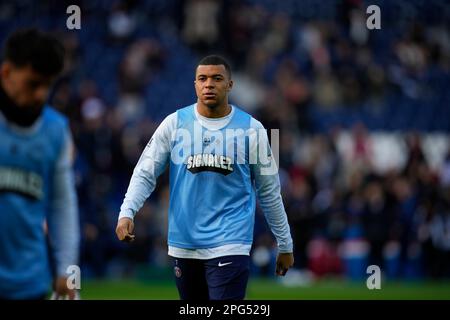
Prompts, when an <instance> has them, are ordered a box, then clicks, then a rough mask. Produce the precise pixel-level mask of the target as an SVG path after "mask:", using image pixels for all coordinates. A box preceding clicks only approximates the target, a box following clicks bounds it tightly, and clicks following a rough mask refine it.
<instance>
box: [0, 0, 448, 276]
mask: <svg viewBox="0 0 450 320" xmlns="http://www.w3.org/2000/svg"><path fill="white" fill-rule="evenodd" d="M374 3H379V5H380V7H381V14H382V17H383V18H382V25H381V27H382V29H381V30H368V29H367V28H366V18H367V16H368V15H367V14H366V11H365V9H366V7H367V5H368V4H367V3H365V2H363V1H359V0H345V1H324V2H321V3H320V4H318V3H317V2H313V1H305V2H304V1H256V0H248V1H215V0H186V1H182V0H171V1H163V0H161V1H157V0H146V1H133V0H129V1H112V2H104V1H103V2H102V1H81V2H80V4H79V5H80V8H81V11H82V20H81V21H82V22H81V29H80V30H73V31H68V30H66V29H65V19H66V18H67V15H66V13H65V8H66V7H67V6H68V5H69V3H68V2H67V3H66V1H42V2H39V6H38V5H37V4H33V2H32V1H25V0H24V1H19V2H14V3H6V2H2V3H1V4H0V12H1V15H0V30H2V31H0V39H4V36H5V35H6V34H7V33H8V31H9V30H12V29H14V28H16V27H18V26H23V25H29V23H30V21H33V23H35V24H37V25H40V26H42V27H43V28H47V29H50V30H55V31H56V32H58V33H60V35H61V39H62V41H63V43H64V46H65V48H66V50H67V53H68V54H67V58H66V59H67V61H66V69H65V72H64V76H63V77H62V78H61V79H60V81H59V82H58V84H57V86H56V88H55V90H54V92H53V93H52V96H51V99H50V101H51V103H52V105H53V106H55V107H56V108H57V109H59V110H60V111H61V112H63V113H65V114H66V115H67V116H68V117H69V118H70V121H71V128H72V133H73V136H74V140H75V146H76V153H75V168H76V183H77V190H78V197H79V205H80V218H81V222H82V251H81V253H80V254H81V261H82V268H83V270H84V271H83V272H84V274H85V275H89V276H92V277H103V276H109V275H115V274H118V273H120V274H128V273H133V272H134V270H135V267H136V266H137V265H153V266H161V267H164V266H167V265H168V258H167V246H166V213H167V206H168V192H169V191H168V175H167V173H166V174H164V175H163V176H161V177H160V179H159V181H160V183H159V186H158V187H157V189H156V190H155V192H154V193H153V194H152V195H151V197H150V198H149V200H148V201H147V202H146V204H145V205H144V207H143V208H142V210H141V211H140V213H139V215H138V216H137V218H136V220H137V221H136V241H135V242H134V243H133V245H132V246H130V247H128V246H124V245H123V244H121V243H119V242H118V241H117V240H116V238H115V234H114V228H115V224H116V220H117V215H118V211H119V207H120V204H121V201H122V200H123V196H124V194H125V191H126V187H127V185H128V182H129V179H130V177H131V173H132V170H133V168H134V166H135V164H136V163H137V160H138V158H139V156H140V154H141V152H142V150H143V148H144V146H145V145H146V144H147V142H148V140H149V139H150V137H151V135H152V133H153V132H154V130H155V129H156V128H157V126H158V124H159V123H160V122H161V120H162V119H163V118H164V117H165V116H167V115H168V114H170V113H171V112H173V111H175V110H176V109H178V108H180V107H182V106H185V105H188V104H191V103H193V102H195V92H194V87H193V79H194V71H195V66H196V63H197V61H198V60H199V59H200V58H201V57H202V56H203V55H206V54H209V53H219V54H222V55H223V56H225V57H226V58H228V59H229V60H230V62H231V64H232V67H233V72H234V73H233V80H234V82H235V86H234V88H233V92H232V94H231V101H232V103H234V104H236V105H238V106H241V107H242V108H243V109H244V110H246V111H248V112H249V113H251V114H252V115H254V116H255V118H257V119H258V120H260V121H261V122H262V123H263V124H264V126H265V127H266V128H267V129H280V144H279V151H280V157H279V165H280V178H281V183H282V194H283V200H284V203H285V207H286V211H287V214H288V218H289V221H290V225H291V231H292V235H293V238H294V248H295V258H296V262H295V267H296V268H298V269H300V270H309V271H311V272H312V273H313V274H314V275H316V276H318V277H320V276H325V275H329V274H334V275H345V276H347V277H350V278H358V277H363V276H365V275H366V267H367V266H368V265H370V264H376V265H379V266H380V267H381V269H382V270H383V271H384V272H385V273H386V274H387V275H388V276H390V277H393V278H401V277H410V278H422V277H431V278H436V277H450V143H448V145H447V146H446V148H445V150H444V151H443V152H444V155H443V156H442V157H441V158H442V159H441V161H440V162H439V163H438V165H431V163H430V161H429V159H428V157H427V156H426V154H425V151H424V150H423V141H422V140H421V138H422V137H423V135H424V134H425V133H427V132H440V133H442V134H444V135H445V139H446V141H447V142H450V141H449V140H448V133H449V131H450V117H448V116H447V114H448V111H449V110H450V109H449V108H450V107H449V106H450V92H449V91H448V88H449V85H450V77H449V72H450V41H449V38H450V35H449V30H450V28H449V23H450V18H449V14H450V13H449V11H448V9H447V10H444V9H445V3H444V2H442V3H441V2H440V1H429V2H427V5H426V7H425V4H424V2H422V1H398V2H396V3H395V4H392V3H391V4H389V3H387V1H374ZM30 8H31V9H30ZM380 130H381V131H386V132H391V133H392V134H396V135H399V136H400V137H401V138H402V139H404V142H405V145H406V149H405V150H406V151H405V152H406V153H405V158H406V161H405V162H404V163H402V164H401V165H400V166H397V167H395V168H391V169H389V170H378V169H377V167H376V166H375V165H374V163H373V157H374V154H375V153H376V152H379V150H378V149H375V148H373V145H372V144H371V136H372V133H373V132H377V131H380ZM342 132H347V133H349V136H350V139H351V141H352V148H351V149H347V150H345V153H344V152H343V151H342V150H341V149H340V148H339V138H340V137H341V135H342ZM384 152H388V153H389V152H390V151H389V149H387V150H386V149H384ZM256 218H257V221H256V225H255V241H254V251H253V253H254V254H253V271H254V272H255V273H259V274H261V275H268V276H271V275H272V274H273V257H274V254H273V250H274V247H275V244H274V239H273V237H272V236H271V234H270V232H269V230H268V228H267V226H266V225H265V222H264V219H263V215H262V213H261V212H260V211H259V209H258V211H257V215H256Z"/></svg>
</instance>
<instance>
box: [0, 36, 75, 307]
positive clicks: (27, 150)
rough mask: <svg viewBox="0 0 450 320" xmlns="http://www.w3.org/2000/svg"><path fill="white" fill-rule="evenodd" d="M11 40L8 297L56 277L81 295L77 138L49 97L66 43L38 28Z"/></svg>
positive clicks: (3, 78) (36, 289) (3, 252)
mask: <svg viewBox="0 0 450 320" xmlns="http://www.w3.org/2000/svg"><path fill="white" fill-rule="evenodd" d="M3 48H4V54H3V60H2V62H1V65H0V141H1V143H0V299H44V298H46V297H47V295H48V293H49V292H50V287H51V283H52V280H53V290H54V292H55V293H56V295H58V296H68V297H69V298H74V297H75V296H76V292H75V291H74V290H69V288H68V286H67V284H66V279H67V274H66V270H67V267H68V266H69V265H73V264H77V260H78V243H79V225H78V223H79V222H78V211H77V200H76V193H75V187H74V180H73V174H72V156H71V154H72V152H73V151H72V148H73V146H72V139H71V134H70V131H69V127H68V123H67V119H66V118H65V117H64V116H62V115H61V114H59V113H58V112H57V111H55V110H54V109H52V108H51V107H50V106H48V105H47V104H46V100H47V95H48V92H49V89H50V87H51V85H52V83H53V82H54V80H55V79H56V77H57V76H58V74H59V73H60V72H61V70H62V68H63V61H64V49H63V47H62V45H61V44H60V43H59V42H58V41H57V40H56V39H55V38H53V37H52V36H50V35H48V34H46V33H43V32H41V31H38V30H36V29H22V30H18V31H16V32H14V33H13V34H11V35H10V36H9V38H8V39H7V41H6V43H5V44H4V46H3ZM45 225H46V226H47V227H45ZM44 228H46V229H47V230H48V239H49V243H50V246H49V247H50V248H51V251H52V252H51V253H50V254H49V252H48V249H47V247H48V246H47V235H46V231H45V230H44ZM49 256H51V257H52V258H53V259H52V260H54V262H55V265H54V267H53V266H51V264H50V261H49ZM53 269H54V274H55V278H54V279H52V278H53V276H52V273H53V272H52V270H53Z"/></svg>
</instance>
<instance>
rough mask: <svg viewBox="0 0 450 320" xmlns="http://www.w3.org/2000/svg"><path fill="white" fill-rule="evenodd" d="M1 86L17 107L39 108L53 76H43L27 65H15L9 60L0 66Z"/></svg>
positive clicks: (45, 97)
mask: <svg viewBox="0 0 450 320" xmlns="http://www.w3.org/2000/svg"><path fill="white" fill-rule="evenodd" d="M1 77H2V84H3V88H4V90H5V91H6V93H7V94H8V96H9V98H10V99H11V100H12V101H13V102H14V103H15V104H16V105H17V106H18V107H19V108H24V109H25V108H26V109H34V110H36V109H39V108H42V106H43V105H44V103H45V101H46V99H47V95H48V92H49V90H50V86H51V84H52V82H53V80H54V77H51V76H43V75H41V74H39V73H37V72H36V71H34V70H33V68H32V67H31V66H30V65H28V66H25V67H17V66H15V65H14V64H12V63H10V62H4V63H3V64H2V66H1Z"/></svg>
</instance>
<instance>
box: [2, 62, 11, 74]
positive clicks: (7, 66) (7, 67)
mask: <svg viewBox="0 0 450 320" xmlns="http://www.w3.org/2000/svg"><path fill="white" fill-rule="evenodd" d="M11 67H12V66H11V62H8V61H5V62H3V63H2V64H1V66H0V74H1V76H2V78H6V77H8V75H9V74H10V73H11Z"/></svg>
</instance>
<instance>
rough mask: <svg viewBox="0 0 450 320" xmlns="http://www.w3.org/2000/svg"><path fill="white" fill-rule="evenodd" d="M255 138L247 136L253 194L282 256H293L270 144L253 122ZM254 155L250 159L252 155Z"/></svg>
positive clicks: (261, 129) (259, 125)
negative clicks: (254, 192) (290, 254)
mask: <svg viewBox="0 0 450 320" xmlns="http://www.w3.org/2000/svg"><path fill="white" fill-rule="evenodd" d="M251 127H252V129H254V130H255V131H254V135H253V136H250V153H251V159H252V158H253V159H255V160H256V161H254V162H252V163H253V165H252V166H251V168H252V173H253V176H254V181H255V189H256V194H257V196H258V200H259V204H260V207H261V209H262V211H263V213H264V216H265V218H266V221H267V223H268V225H269V227H270V229H271V231H272V233H273V235H274V236H275V238H276V240H277V243H278V250H279V252H281V253H292V252H293V244H292V237H291V232H290V228H289V224H288V220H287V215H286V211H285V209H284V205H283V200H282V197H281V188H280V179H279V175H278V169H277V164H276V162H275V159H274V156H273V155H272V150H271V148H270V145H269V140H268V138H267V133H266V130H265V129H264V127H263V126H262V124H261V123H260V122H258V121H256V120H254V119H252V126H251ZM252 155H253V156H252Z"/></svg>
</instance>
